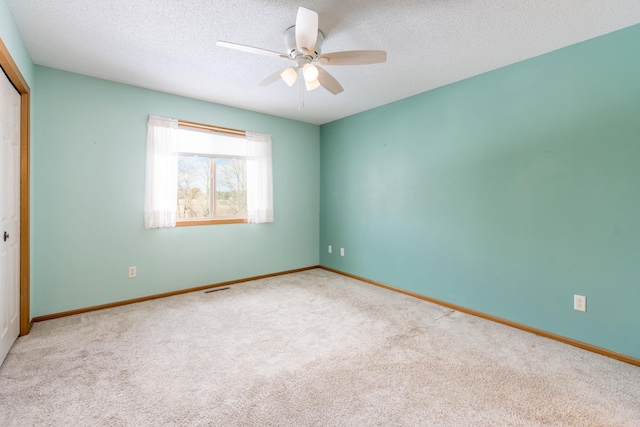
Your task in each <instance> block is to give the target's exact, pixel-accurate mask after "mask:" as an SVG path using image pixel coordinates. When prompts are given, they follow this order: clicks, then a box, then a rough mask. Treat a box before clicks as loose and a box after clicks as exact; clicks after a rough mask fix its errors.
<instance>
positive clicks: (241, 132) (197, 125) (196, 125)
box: [178, 120, 247, 136]
mask: <svg viewBox="0 0 640 427" xmlns="http://www.w3.org/2000/svg"><path fill="white" fill-rule="evenodd" d="M178 126H182V127H185V128H192V129H199V130H208V131H211V132H218V133H225V134H227V135H236V136H247V132H246V131H244V130H240V129H232V128H223V127H220V126H213V125H205V124H202V123H195V122H188V121H186V120H178Z"/></svg>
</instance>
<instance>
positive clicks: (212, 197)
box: [209, 157, 218, 218]
mask: <svg viewBox="0 0 640 427" xmlns="http://www.w3.org/2000/svg"><path fill="white" fill-rule="evenodd" d="M210 170H211V176H210V177H209V186H210V188H211V190H210V191H209V203H210V206H211V208H210V209H211V212H212V216H211V218H217V216H218V212H216V205H217V203H216V197H217V194H216V158H215V157H212V158H211V168H210Z"/></svg>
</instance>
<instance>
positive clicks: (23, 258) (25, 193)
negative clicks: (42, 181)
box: [0, 38, 31, 335]
mask: <svg viewBox="0 0 640 427" xmlns="http://www.w3.org/2000/svg"><path fill="white" fill-rule="evenodd" d="M0 67H1V68H2V70H3V71H4V73H5V74H6V75H7V77H8V78H9V81H10V82H11V84H12V85H13V87H15V88H16V90H17V91H18V93H19V94H20V335H27V334H28V333H29V331H30V330H31V313H30V311H29V310H30V298H31V297H30V287H31V281H30V274H31V272H30V268H31V267H30V265H31V262H30V258H29V256H30V249H29V248H30V246H29V244H30V241H29V240H30V238H31V237H30V236H31V230H30V212H31V208H30V205H29V201H30V189H29V185H30V180H29V164H30V159H29V157H30V154H29V152H30V151H29V134H30V131H31V118H30V117H31V91H30V89H29V85H28V84H27V81H26V80H25V79H24V77H23V76H22V73H21V72H20V69H19V68H18V66H17V65H16V63H15V62H14V61H13V58H12V57H11V54H10V53H9V49H7V47H6V46H5V45H4V42H3V41H2V39H1V38H0Z"/></svg>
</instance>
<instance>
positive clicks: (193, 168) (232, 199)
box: [177, 154, 247, 225]
mask: <svg viewBox="0 0 640 427" xmlns="http://www.w3.org/2000/svg"><path fill="white" fill-rule="evenodd" d="M246 180H247V162H246V161H245V159H244V158H238V157H213V156H206V155H200V154H182V155H180V157H179V158H178V200H177V202H178V206H177V221H179V222H180V221H184V222H189V221H192V220H201V221H202V220H208V219H213V220H216V219H225V220H230V219H237V220H239V221H242V222H244V221H246V218H247V181H246ZM185 225H186V224H185Z"/></svg>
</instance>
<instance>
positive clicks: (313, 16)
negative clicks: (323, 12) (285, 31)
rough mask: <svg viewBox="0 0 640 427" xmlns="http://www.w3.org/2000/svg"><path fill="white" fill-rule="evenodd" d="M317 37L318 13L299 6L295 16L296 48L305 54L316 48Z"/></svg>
mask: <svg viewBox="0 0 640 427" xmlns="http://www.w3.org/2000/svg"><path fill="white" fill-rule="evenodd" d="M317 39H318V13H317V12H314V11H313V10H309V9H305V8H304V7H299V8H298V15H297V16H296V49H298V51H299V52H302V53H303V54H305V55H306V54H308V53H311V52H313V51H315V49H316V40H317ZM305 50H306V51H305Z"/></svg>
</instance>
